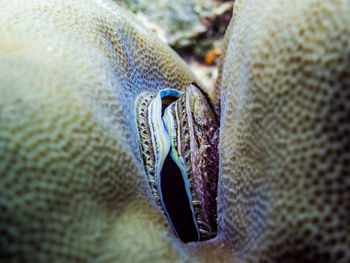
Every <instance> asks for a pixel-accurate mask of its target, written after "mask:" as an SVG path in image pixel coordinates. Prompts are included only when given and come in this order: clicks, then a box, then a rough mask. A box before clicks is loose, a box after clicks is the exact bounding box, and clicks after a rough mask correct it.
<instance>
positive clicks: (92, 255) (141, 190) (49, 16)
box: [0, 0, 350, 262]
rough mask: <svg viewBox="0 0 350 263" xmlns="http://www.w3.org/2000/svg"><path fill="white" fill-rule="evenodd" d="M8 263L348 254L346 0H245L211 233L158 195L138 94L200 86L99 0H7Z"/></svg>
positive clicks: (232, 31) (4, 176)
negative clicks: (190, 232)
mask: <svg viewBox="0 0 350 263" xmlns="http://www.w3.org/2000/svg"><path fill="white" fill-rule="evenodd" d="M0 4H1V10H0V94H1V95H0V261H1V262H285V261H286V260H288V262H303V261H304V262H349V261H350V249H349V248H350V213H349V211H350V147H349V145H350V136H349V134H350V120H349V116H350V41H349V39H350V38H349V36H350V26H349V25H350V17H349V15H348V14H349V13H350V1H348V0H342V1H341V0H339V1H335V0H334V1H332V0H326V1H316V0H305V1H278V0H245V1H244V0H241V1H236V2H235V6H234V16H233V20H232V21H231V24H230V26H229V28H228V30H227V33H226V37H225V45H224V50H223V53H222V57H221V58H222V66H221V69H220V72H219V77H218V81H217V85H216V89H215V92H213V93H210V94H208V95H209V97H210V99H211V101H212V103H213V105H215V109H216V111H217V113H218V115H220V116H221V127H220V131H221V134H220V143H219V151H220V170H219V186H218V196H217V198H218V211H217V218H218V235H217V236H216V238H214V239H211V240H208V241H206V242H196V243H189V244H184V243H182V242H181V241H180V240H179V239H178V238H177V237H176V236H175V235H174V234H173V233H172V231H171V228H170V226H169V223H168V222H167V220H166V219H165V217H164V216H163V215H162V213H161V211H160V210H159V209H158V208H157V206H156V205H155V203H154V201H153V197H152V195H151V191H150V189H149V187H148V182H147V180H146V175H145V173H144V170H143V168H142V160H141V156H140V154H139V152H138V145H137V134H136V127H135V123H134V117H135V116H133V113H132V112H133V109H132V105H133V102H134V99H135V98H136V97H137V95H138V94H140V93H141V92H147V91H153V92H154V91H159V90H161V89H164V88H171V89H178V90H182V89H183V88H184V87H186V86H187V85H189V84H190V83H195V84H196V85H197V86H199V87H200V88H201V89H202V90H204V91H205V87H204V86H203V85H202V83H201V82H200V81H199V80H197V79H196V78H195V77H194V75H193V74H192V73H191V72H190V70H189V69H188V67H187V66H186V65H185V64H184V63H183V62H182V61H181V60H180V58H179V57H178V56H177V55H176V54H175V53H174V52H173V51H172V50H171V49H170V48H168V47H167V46H166V45H165V44H162V43H161V41H159V40H158V39H157V38H156V37H155V36H154V35H153V34H152V33H151V32H149V31H147V30H145V29H144V28H143V27H142V26H140V25H139V24H138V23H137V22H136V19H135V18H134V17H133V16H132V15H131V14H128V13H127V12H125V11H124V10H122V9H120V8H119V7H117V6H116V5H115V4H114V3H113V2H111V1H108V0H106V1H104V0H76V1H69V0H67V1H59V0H51V1H46V0H45V1H44V0H27V1H19V0H11V1H5V0H2V1H0Z"/></svg>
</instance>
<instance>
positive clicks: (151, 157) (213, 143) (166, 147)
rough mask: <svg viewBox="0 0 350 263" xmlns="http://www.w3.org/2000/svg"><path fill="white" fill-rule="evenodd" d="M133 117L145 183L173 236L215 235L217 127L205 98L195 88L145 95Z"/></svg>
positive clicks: (201, 237) (192, 238)
mask: <svg viewBox="0 0 350 263" xmlns="http://www.w3.org/2000/svg"><path fill="white" fill-rule="evenodd" d="M135 114H136V124H137V128H138V139H139V147H140V152H141V156H142V159H143V165H144V169H145V171H146V174H147V178H148V181H149V185H150V187H151V191H152V194H153V196H154V198H155V202H156V203H157V205H158V206H159V207H160V208H161V210H162V211H163V212H164V213H165V215H166V216H167V218H168V220H169V222H170V224H171V226H172V228H173V230H174V232H175V233H176V235H177V236H178V237H179V238H180V239H181V240H183V241H184V242H191V241H201V240H207V239H210V238H212V237H214V236H215V235H216V194H217V180H218V162H219V160H218V159H219V157H218V139H219V138H218V134H219V132H218V131H219V125H218V122H217V120H216V116H215V114H214V112H213V110H212V109H211V107H210V104H209V103H208V101H207V99H206V97H205V96H204V94H203V93H202V92H201V91H200V90H199V89H198V88H197V87H196V86H195V85H194V84H190V85H189V86H188V87H187V88H186V89H185V90H184V91H183V92H182V91H177V90H173V89H164V90H161V91H159V92H158V93H152V92H146V93H143V94H141V95H140V96H139V97H138V98H137V100H136V103H135Z"/></svg>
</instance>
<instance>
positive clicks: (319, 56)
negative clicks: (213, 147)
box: [219, 0, 350, 262]
mask: <svg viewBox="0 0 350 263" xmlns="http://www.w3.org/2000/svg"><path fill="white" fill-rule="evenodd" d="M349 14H350V2H349V1H313V0H310V1H273V0H268V1H266V0H262V1H241V2H236V3H235V10H234V18H233V21H232V22H231V25H230V28H229V31H228V33H227V39H226V41H227V42H226V45H227V50H226V57H225V62H224V66H223V68H222V72H221V74H222V78H221V80H220V81H221V87H222V91H221V94H222V109H223V111H222V122H221V123H222V133H221V145H220V151H221V160H222V163H221V178H220V179H221V180H220V179H219V180H220V187H219V192H220V193H219V215H220V218H219V227H220V228H221V231H222V232H223V233H225V235H226V236H227V238H228V240H229V242H230V244H231V245H232V247H233V248H234V250H235V251H236V253H237V255H238V256H239V257H240V258H241V259H242V260H248V261H261V262H268V261H269V262H285V261H286V260H288V262H301V261H308V262H336V261H339V262H349V261H350V250H349V248H350V225H349V223H350V136H349V135H350V61H349V59H350V42H349V39H350V27H349V26H350V16H349Z"/></svg>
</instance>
